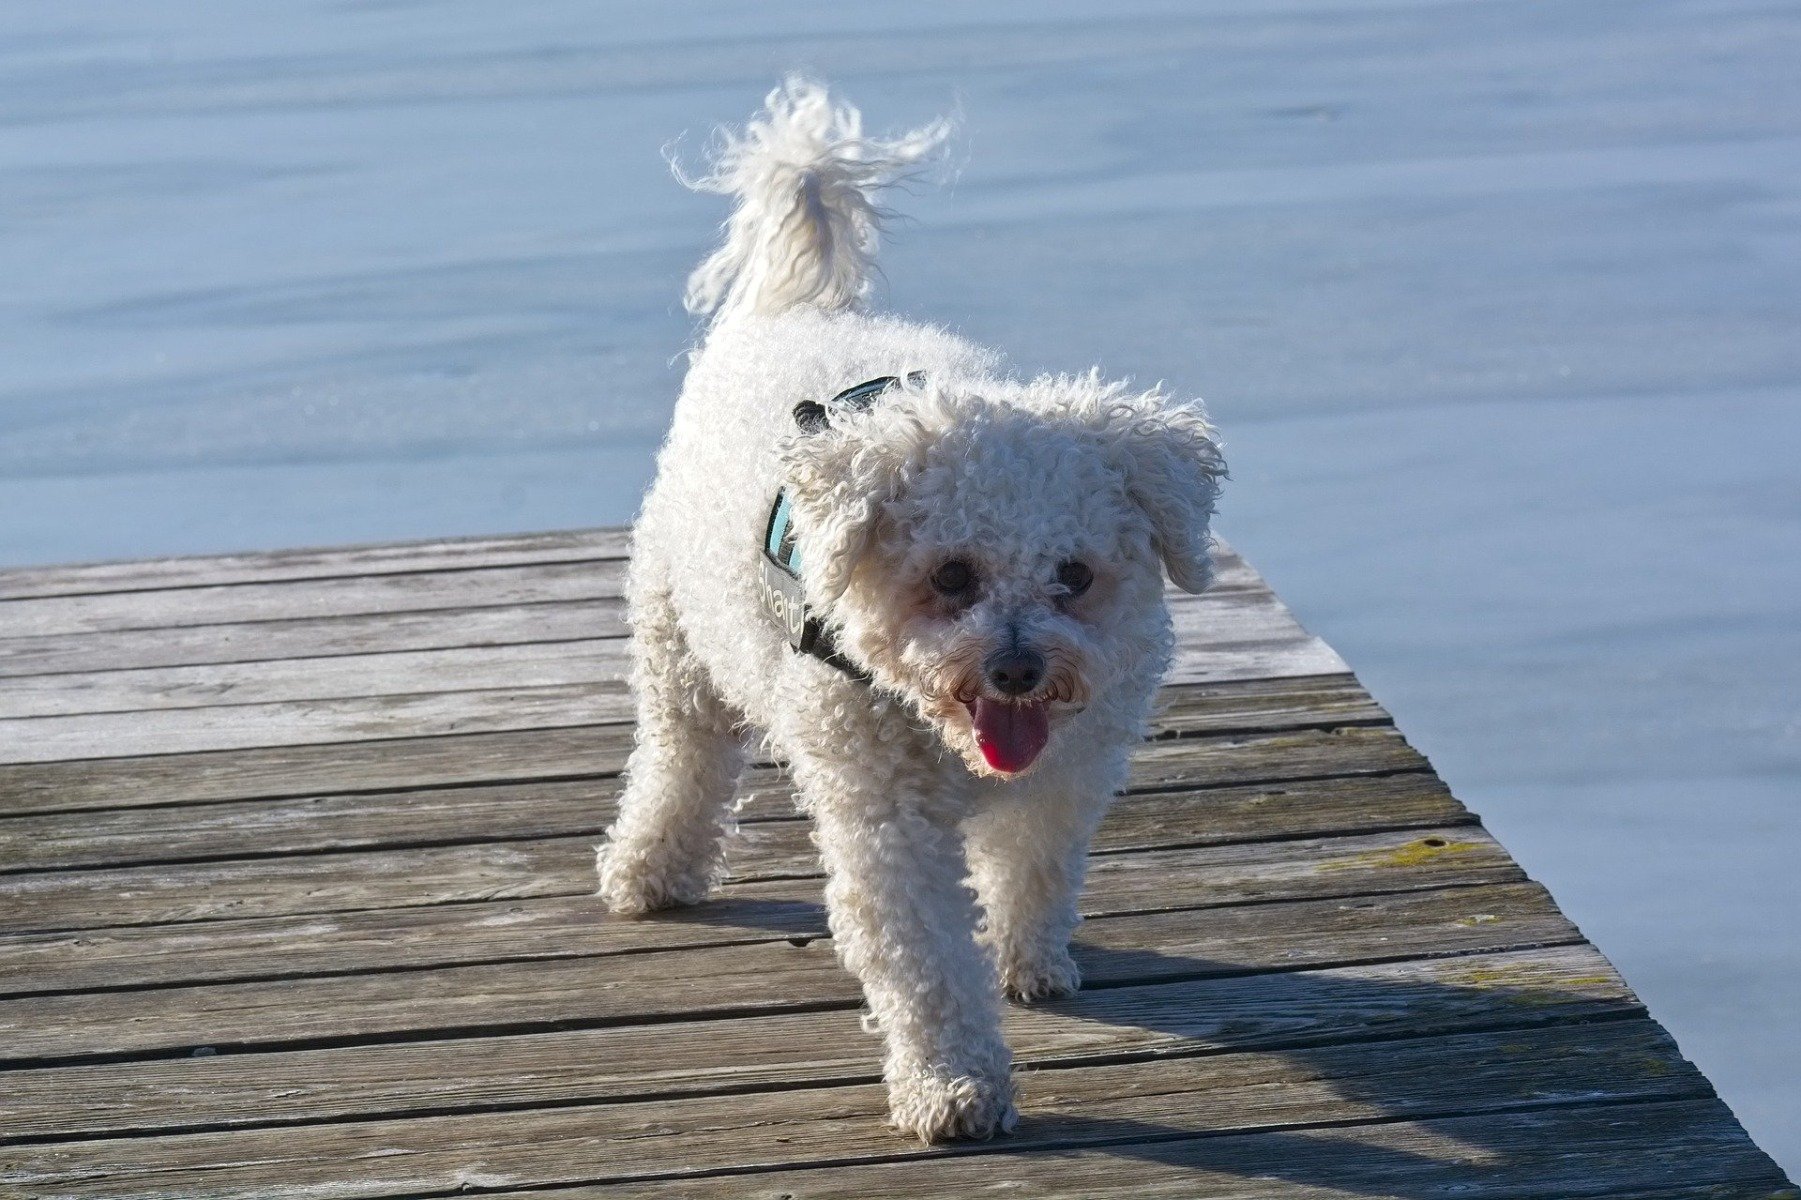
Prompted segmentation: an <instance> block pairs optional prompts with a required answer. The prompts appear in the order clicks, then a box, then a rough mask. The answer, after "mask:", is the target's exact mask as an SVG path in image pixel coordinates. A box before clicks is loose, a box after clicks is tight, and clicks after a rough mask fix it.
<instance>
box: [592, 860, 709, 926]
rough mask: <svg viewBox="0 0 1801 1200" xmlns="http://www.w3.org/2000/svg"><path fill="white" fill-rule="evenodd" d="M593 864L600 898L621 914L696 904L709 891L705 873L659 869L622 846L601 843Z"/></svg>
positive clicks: (637, 913) (637, 914) (635, 913)
mask: <svg viewBox="0 0 1801 1200" xmlns="http://www.w3.org/2000/svg"><path fill="white" fill-rule="evenodd" d="M595 865H596V867H597V868H598V870H599V873H600V889H599V895H600V898H601V899H602V900H604V901H605V902H606V906H607V907H608V908H609V909H611V910H612V911H613V912H616V913H620V914H622V915H625V916H634V917H637V916H643V915H644V914H645V913H652V912H657V911H659V910H661V909H665V908H680V907H682V906H684V905H688V904H699V903H700V902H701V901H702V900H705V899H706V898H707V893H708V892H709V891H710V890H712V880H711V878H709V877H708V876H706V875H702V874H697V873H695V872H692V871H689V872H678V871H669V870H667V869H659V868H658V867H657V866H656V865H655V864H654V863H652V862H651V861H649V860H648V859H646V858H645V857H644V856H643V855H640V854H636V853H633V852H632V851H631V850H629V849H627V848H625V847H623V846H618V845H607V846H602V847H601V848H600V853H599V855H598V857H597V858H596V860H595Z"/></svg>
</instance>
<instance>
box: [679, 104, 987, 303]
mask: <svg viewBox="0 0 1801 1200" xmlns="http://www.w3.org/2000/svg"><path fill="white" fill-rule="evenodd" d="M950 133H951V123H950V122H949V121H946V120H939V121H934V122H933V123H932V124H930V125H927V126H925V127H924V128H921V129H916V130H914V131H913V132H911V133H907V134H903V135H901V136H900V137H896V138H891V139H876V138H869V137H864V136H863V118H862V115H861V114H860V113H858V112H857V110H856V109H854V108H852V107H850V106H849V105H847V104H835V103H833V101H832V99H831V97H830V96H828V95H827V94H826V90H825V88H824V87H822V86H821V85H819V84H818V83H814V82H812V81H810V80H807V79H803V78H799V77H796V76H790V77H789V78H788V79H787V80H786V81H785V82H784V83H783V84H782V86H781V87H779V88H777V89H775V90H774V91H773V92H770V93H769V97H768V99H767V101H766V108H765V111H764V112H763V113H762V114H760V115H759V116H757V117H756V118H755V119H753V120H752V121H751V122H750V123H749V124H748V125H747V126H745V128H744V131H743V132H742V133H737V132H730V131H721V133H720V136H719V146H718V149H717V150H716V151H715V153H714V156H713V163H712V170H711V171H710V172H708V173H707V174H705V175H702V176H699V177H691V176H688V175H686V174H685V173H684V172H683V171H682V170H681V168H680V167H679V166H677V167H676V177H677V178H678V179H680V180H681V181H682V182H683V183H684V184H686V185H687V186H689V187H691V188H694V189H695V190H696V191H703V192H717V193H719V194H721V195H727V196H736V197H737V198H738V205H737V207H736V208H735V209H734V210H733V211H732V215H731V218H730V219H729V220H728V221H727V222H726V225H725V244H724V245H723V246H721V247H720V248H719V249H718V250H716V251H714V252H713V254H712V255H711V256H710V257H709V258H708V259H707V260H706V261H705V262H703V263H701V264H700V266H699V267H697V268H695V271H694V274H693V275H691V276H689V277H688V292H687V295H686V297H685V298H684V299H685V302H686V304H687V306H688V311H689V312H692V313H697V314H707V313H711V314H713V319H714V321H716V322H717V321H719V320H722V319H724V318H725V317H727V316H729V315H733V314H737V313H753V312H755V313H776V312H781V311H783V310H785V309H789V308H793V307H795V306H796V305H803V304H804V305H812V306H814V307H816V308H822V309H828V310H836V309H842V308H849V307H851V306H852V305H854V304H856V303H857V302H858V301H859V300H861V299H862V298H863V297H864V295H866V294H867V293H868V291H869V289H870V286H871V283H872V281H873V279H874V276H875V253H876V246H877V243H878V242H879V241H880V239H881V231H882V222H883V221H884V220H885V219H886V218H887V217H888V216H889V215H890V214H889V213H888V212H887V210H885V209H883V208H881V207H880V206H878V205H877V204H876V202H875V197H876V194H877V193H878V192H879V191H880V190H881V189H882V188H884V187H886V186H888V185H889V184H892V183H894V182H896V181H898V180H902V179H905V178H908V177H909V176H911V175H913V174H914V173H915V172H917V171H919V170H920V169H921V167H922V166H923V165H924V164H926V163H929V162H931V161H932V160H933V159H935V158H936V157H937V156H938V155H939V152H940V151H941V149H942V147H943V146H944V144H945V141H946V139H947V138H948V137H949V136H950Z"/></svg>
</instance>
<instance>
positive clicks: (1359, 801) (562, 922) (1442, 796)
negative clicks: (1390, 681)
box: [0, 775, 1499, 995]
mask: <svg viewBox="0 0 1801 1200" xmlns="http://www.w3.org/2000/svg"><path fill="white" fill-rule="evenodd" d="M153 811H154V810H153ZM1468 820H1470V818H1469V816H1468V814H1467V813H1466V812H1465V811H1464V810H1463V809H1462V807H1461V806H1460V805H1458V804H1457V803H1456V801H1455V800H1452V799H1451V798H1450V797H1449V794H1448V793H1446V792H1445V791H1444V789H1443V785H1442V784H1440V783H1439V782H1438V781H1437V780H1436V779H1434V778H1433V777H1431V776H1429V775H1399V776H1387V777H1383V778H1381V779H1374V780H1349V781H1345V780H1328V781H1320V782H1317V783H1308V784H1297V785H1287V786H1285V787H1276V788H1269V787H1250V788H1234V789H1226V790H1222V791H1219V792H1212V793H1208V794H1207V796H1206V798H1205V801H1204V802H1203V803H1196V802H1195V800H1194V798H1193V797H1191V796H1188V795H1186V794H1181V793H1178V794H1175V795H1163V794H1149V795H1145V796H1142V797H1137V796H1135V797H1130V798H1127V799H1124V800H1121V801H1120V802H1118V803H1117V804H1116V805H1115V807H1114V809H1113V811H1112V813H1111V814H1110V815H1109V817H1108V819H1107V821H1106V823H1104V824H1103V825H1102V827H1101V831H1100V835H1099V839H1098V842H1097V845H1098V846H1099V848H1100V849H1101V850H1102V851H1103V852H1115V851H1119V850H1127V849H1143V848H1149V847H1153V846H1169V845H1176V844H1192V845H1207V844H1223V843H1226V842H1230V841H1232V840H1233V839H1234V836H1235V833H1234V831H1235V830H1236V831H1237V832H1236V836H1238V837H1240V838H1242V837H1244V836H1248V835H1249V834H1250V833H1256V834H1258V835H1259V836H1262V835H1267V834H1268V833H1270V832H1271V831H1272V830H1275V829H1280V830H1282V833H1281V835H1280V836H1285V837H1291V836H1304V835H1317V834H1325V833H1333V832H1347V831H1351V830H1356V829H1359V828H1365V829H1375V828H1407V827H1425V826H1429V825H1434V824H1445V823H1447V822H1463V821H1468ZM755 849H756V847H755V844H754V843H753V844H751V845H743V846H734V847H733V850H732V856H733V861H734V862H736V863H740V864H744V863H745V862H746V861H747V856H748V855H750V854H752V853H754V852H755ZM817 898H818V897H817V893H816V891H815V889H814V888H812V887H799V888H796V889H795V890H794V893H793V895H792V896H791V897H789V898H786V899H784V898H780V897H778V896H775V895H771V894H767V893H764V894H761V895H759V897H758V898H757V899H755V900H733V899H730V898H729V893H728V894H726V895H722V896H721V897H720V898H719V899H716V900H714V901H711V902H709V904H708V906H707V908H706V909H705V910H703V911H702V912H701V913H700V914H697V915H698V916H699V917H700V918H702V919H700V920H690V921H683V920H676V919H667V920H654V921H638V922H612V921H597V920H596V919H595V918H596V909H595V905H594V903H593V901H592V900H591V899H590V898H589V897H587V896H551V897H543V898H537V899H528V900H507V901H493V902H488V903H479V902H478V903H469V904H455V905H438V906H423V907H411V908H402V909H374V910H369V911H363V912H344V913H335V914H329V915H328V914H309V915H300V916H278V917H266V918H247V919H246V918H239V919H229V920H220V921H208V922H202V923H184V924H177V925H165V926H157V925H152V926H118V927H113V928H100V929H83V930H80V931H75V932H67V933H39V934H14V935H8V936H4V937H0V995H9V994H23V993H30V992H45V991H75V990H80V989H82V988H85V987H127V986H141V985H144V984H167V983H178V982H198V981H205V980H227V979H234V978H258V977H264V978H272V977H278V976H288V975H306V974H319V973H331V972H335V971H341V970H343V969H344V964H345V963H355V964H356V965H357V966H358V967H361V968H366V969H377V968H379V969H390V968H394V967H417V966H429V965H435V964H445V963H453V962H481V961H504V960H512V961H522V960H528V959H532V958H559V957H567V956H571V955H584V954H608V953H624V952H629V951H634V950H641V949H644V948H647V947H653V946H662V947H674V946H679V945H685V944H695V945H701V944H712V943H718V942H726V941H743V940H768V939H771V938H781V937H800V936H818V935H822V934H823V933H824V924H823V918H822V916H821V914H820V912H819V910H818V908H817V904H816V901H817ZM1490 916H1491V917H1493V914H1490ZM1493 919H1496V920H1498V919H1499V918H1498V917H1494V918H1493Z"/></svg>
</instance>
